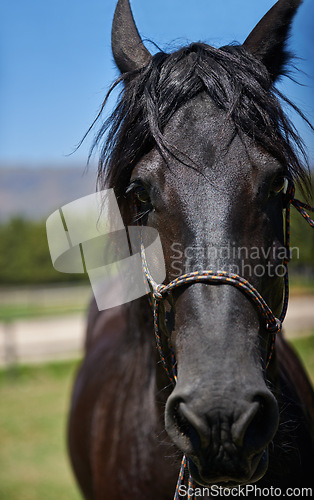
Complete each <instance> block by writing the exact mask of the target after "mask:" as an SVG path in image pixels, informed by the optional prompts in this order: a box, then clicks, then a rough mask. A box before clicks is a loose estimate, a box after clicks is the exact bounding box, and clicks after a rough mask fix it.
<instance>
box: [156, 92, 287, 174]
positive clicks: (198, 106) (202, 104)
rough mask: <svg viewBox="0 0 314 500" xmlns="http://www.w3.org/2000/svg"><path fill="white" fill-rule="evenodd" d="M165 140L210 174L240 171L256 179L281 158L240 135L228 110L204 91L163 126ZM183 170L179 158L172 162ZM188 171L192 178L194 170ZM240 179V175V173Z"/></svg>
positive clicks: (275, 167)
mask: <svg viewBox="0 0 314 500" xmlns="http://www.w3.org/2000/svg"><path fill="white" fill-rule="evenodd" d="M164 136H165V138H166V140H167V141H168V142H169V143H170V144H171V145H173V146H174V147H175V148H177V150H179V151H180V152H182V153H184V154H185V155H186V160H187V164H188V163H189V159H191V160H192V163H193V166H194V167H196V168H197V170H199V171H200V172H202V173H206V175H209V176H210V177H212V178H213V177H217V178H220V179H222V180H226V179H228V178H232V177H233V175H234V174H236V175H239V174H241V179H242V180H244V179H245V177H247V176H251V175H252V176H253V177H254V178H255V179H256V178H257V177H258V174H261V175H264V174H268V173H271V172H274V173H275V172H276V171H277V170H279V169H280V168H281V167H280V165H279V164H278V162H277V161H276V160H275V159H274V158H273V157H272V156H271V155H270V154H269V153H268V152H267V151H265V150H264V149H262V148H261V147H260V146H259V145H258V144H256V143H255V142H254V140H253V139H252V138H250V137H249V136H248V135H246V134H241V137H240V136H239V134H238V133H237V131H236V127H235V125H234V123H233V122H232V120H231V119H229V118H228V116H227V112H226V111H224V110H222V109H220V108H218V107H217V105H216V104H215V103H214V101H213V100H212V99H211V98H210V97H209V96H208V95H207V94H206V93H205V92H204V93H201V94H199V95H198V96H197V97H195V98H193V99H191V101H190V102H188V103H186V104H184V105H183V106H182V107H181V108H180V109H179V110H178V111H177V112H176V113H175V114H174V116H173V117H172V118H171V119H170V120H169V123H168V124H167V125H166V127H165V130H164ZM171 164H172V165H176V168H178V169H180V168H181V173H180V178H184V171H183V169H182V164H181V165H180V162H171ZM186 175H187V176H188V177H189V178H190V176H191V173H189V172H187V173H186ZM237 179H239V177H237Z"/></svg>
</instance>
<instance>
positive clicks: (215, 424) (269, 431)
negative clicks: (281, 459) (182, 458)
mask: <svg viewBox="0 0 314 500" xmlns="http://www.w3.org/2000/svg"><path fill="white" fill-rule="evenodd" d="M187 401H189V398H183V397H182V396H180V395H179V394H178V395H175V394H172V395H171V396H170V397H169V399H168V402H167V407H166V429H167V432H168V434H169V436H170V437H171V438H172V440H173V441H174V443H175V444H176V445H177V446H178V447H179V448H180V449H181V450H182V451H183V452H184V453H186V454H188V455H190V454H193V455H194V454H198V453H199V452H206V455H208V453H210V450H213V453H214V449H215V448H217V446H222V447H226V448H227V447H228V449H230V445H232V449H233V450H234V454H235V455H236V454H237V453H238V452H240V453H241V455H242V456H243V455H246V456H247V457H250V456H252V455H254V454H255V453H257V452H259V451H261V450H263V449H265V448H266V446H267V445H268V443H269V442H270V441H271V440H272V438H273V437H274V434H275V433H276V430H277V427H278V419H279V417H278V405H277V402H276V400H275V398H274V396H273V395H272V394H271V392H270V391H268V390H265V391H259V392H258V393H253V394H252V395H250V396H249V395H248V397H247V398H246V399H245V400H244V401H242V405H240V402H239V401H238V402H237V403H235V404H233V405H230V406H229V407H228V406H227V404H226V402H221V404H220V405H219V411H218V410H215V409H213V411H211V409H210V407H209V408H207V411H206V410H205V409H202V408H201V405H200V404H195V402H194V403H193V400H191V401H189V402H187ZM240 406H241V407H242V411H240V410H239V407H240ZM204 410H205V411H204ZM224 440H225V442H224Z"/></svg>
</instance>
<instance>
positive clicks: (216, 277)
mask: <svg viewBox="0 0 314 500" xmlns="http://www.w3.org/2000/svg"><path fill="white" fill-rule="evenodd" d="M294 194H295V188H294V185H293V183H292V181H289V183H288V188H287V192H286V195H285V205H286V206H285V209H286V217H285V219H286V220H285V234H286V258H285V259H284V261H283V265H284V267H285V275H284V281H285V284H284V299H283V306H282V311H281V314H280V316H279V318H276V316H275V315H274V314H273V312H272V310H271V309H270V307H269V306H268V305H267V303H266V302H265V300H264V299H263V297H262V296H261V295H260V293H259V292H258V291H257V290H256V288H254V286H253V285H251V283H249V282H248V281H247V280H246V279H244V278H242V277H241V276H239V275H237V274H233V273H226V272H224V271H218V272H214V271H211V270H206V271H195V272H192V273H187V274H183V275H182V276H179V277H178V278H176V279H174V280H172V281H170V283H168V284H167V285H164V284H158V283H156V281H155V280H154V278H153V277H152V275H151V274H150V271H149V268H148V265H147V260H146V254H145V247H144V244H143V241H141V257H142V267H143V272H144V274H145V277H146V279H147V282H148V284H149V287H150V290H151V295H152V298H153V300H152V308H153V315H154V332H155V337H156V343H157V348H158V351H159V355H160V359H161V361H162V364H163V366H164V369H165V371H166V373H167V375H168V377H169V379H170V381H171V383H172V384H173V386H175V384H176V381H177V367H176V360H175V355H174V351H173V348H172V346H171V344H170V343H169V347H170V352H171V368H172V369H171V371H170V370H169V368H168V366H167V362H166V359H165V356H164V353H163V345H162V341H161V336H160V333H159V303H160V302H161V300H163V299H164V298H165V297H166V296H167V295H168V294H169V293H170V292H171V291H172V290H174V289H175V288H178V287H180V286H184V285H186V284H190V283H206V284H215V283H219V284H226V285H231V286H234V287H236V288H238V289H239V290H241V291H242V292H243V293H244V294H245V295H246V296H247V298H248V299H249V300H251V301H252V302H253V303H254V305H255V306H256V307H257V309H258V310H259V312H260V315H261V317H262V319H263V320H264V323H265V328H266V330H267V331H268V332H269V333H270V334H271V335H272V339H271V345H270V350H269V355H268V360H267V363H266V367H265V369H266V370H267V368H268V366H269V363H270V360H271V357H272V354H273V351H274V345H275V339H276V334H277V333H278V332H280V330H281V328H282V323H283V320H284V319H285V316H286V312H287V308H288V301H289V276H288V263H289V260H290V208H291V205H293V206H294V207H295V208H296V209H297V210H298V211H299V213H300V214H301V215H302V217H304V219H305V220H306V221H307V222H308V224H309V225H310V226H311V227H312V228H314V221H313V220H312V219H311V218H310V217H309V215H308V214H307V212H306V210H308V211H311V212H314V207H312V206H310V205H308V204H306V203H303V202H301V201H299V200H296V199H295V198H294ZM187 470H188V460H187V457H186V456H185V455H184V456H183V458H182V462H181V467H180V473H179V477H178V482H177V486H176V491H175V494H174V500H180V487H181V485H182V483H183V482H184V479H185V473H186V471H187ZM188 478H189V479H188V497H187V498H188V500H193V498H194V493H193V490H194V481H193V479H192V477H191V475H190V473H189V476H188Z"/></svg>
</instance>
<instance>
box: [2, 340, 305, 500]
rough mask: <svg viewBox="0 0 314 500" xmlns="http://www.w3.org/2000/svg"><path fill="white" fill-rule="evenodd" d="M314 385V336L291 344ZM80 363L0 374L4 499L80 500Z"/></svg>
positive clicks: (23, 368)
mask: <svg viewBox="0 0 314 500" xmlns="http://www.w3.org/2000/svg"><path fill="white" fill-rule="evenodd" d="M293 344H294V346H295V348H296V350H297V351H298V352H299V353H300V355H301V357H302V358H303V360H304V362H305V364H306V366H307V369H308V372H309V374H310V376H311V378H312V380H313V382H314V331H313V332H312V334H311V335H310V336H308V337H306V338H299V339H297V340H295V341H294V342H293ZM77 366H78V362H74V361H72V362H63V363H51V364H46V365H38V366H27V367H21V366H20V367H18V368H16V371H15V372H10V373H7V372H4V371H0V401H1V405H0V443H1V446H0V499H1V500H79V499H80V498H81V496H80V494H79V492H78V490H77V487H76V485H75V482H74V479H73V477H72V473H71V470H70V466H69V463H68V458H67V453H66V444H65V442H66V441H65V429H66V416H67V411H68V405H69V395H70V389H71V385H72V381H73V377H74V373H75V370H76V368H77Z"/></svg>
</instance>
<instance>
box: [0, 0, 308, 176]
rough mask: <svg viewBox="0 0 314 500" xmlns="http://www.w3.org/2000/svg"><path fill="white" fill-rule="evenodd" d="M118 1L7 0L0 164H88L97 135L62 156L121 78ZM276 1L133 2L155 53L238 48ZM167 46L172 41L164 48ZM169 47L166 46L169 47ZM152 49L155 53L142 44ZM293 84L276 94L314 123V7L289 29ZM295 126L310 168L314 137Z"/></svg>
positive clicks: (0, 47) (1, 36) (1, 39)
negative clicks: (113, 34) (201, 46)
mask: <svg viewBox="0 0 314 500" xmlns="http://www.w3.org/2000/svg"><path fill="white" fill-rule="evenodd" d="M115 4H116V1H115V0H88V1H87V0H75V1H74V0H53V1H52V0H50V1H49V0H46V1H42V0H28V1H27V2H26V1H25V0H14V1H8V0H5V1H3V2H2V4H1V7H0V19H1V21H0V71H1V80H0V109H1V114H0V165H4V164H6V165H17V164H18V165H28V166H38V167H40V166H44V165H56V166H58V165H59V166H61V165H70V164H84V163H85V162H86V159H87V155H88V150H89V147H90V145H91V142H92V138H93V135H90V136H89V137H88V139H87V140H86V142H85V143H84V144H83V146H82V147H81V148H80V149H79V150H78V151H77V152H76V153H75V154H73V155H71V156H67V155H68V154H69V153H71V151H73V149H74V148H75V145H76V144H77V143H78V142H79V141H80V139H81V137H82V136H83V135H84V133H85V131H86V130H87V128H88V127H89V125H90V123H91V122H92V121H93V119H94V117H95V115H96V114H97V111H98V109H99V107H100V104H101V102H102V100H103V97H104V95H105V93H106V91H107V89H108V87H109V86H110V83H111V82H112V81H113V80H114V78H115V77H116V76H117V70H116V68H115V66H114V63H113V59H112V55H111V48H110V30H111V22H112V17H113V12H114V8H115ZM273 4H274V0H259V1H256V0H254V1H252V0H221V1H219V2H218V1H217V0H193V2H192V1H187V0H159V1H158V2H156V1H153V0H131V5H132V10H133V13H134V17H135V19H136V23H137V26H138V28H139V31H140V33H141V35H142V37H143V38H149V39H151V40H153V41H154V42H156V43H157V44H158V45H159V46H160V47H161V48H163V49H165V50H167V49H169V47H170V48H176V47H178V46H180V45H182V44H184V43H186V42H188V41H198V40H202V41H207V42H208V43H210V44H211V45H215V46H220V45H223V44H226V43H228V42H231V41H239V42H243V41H244V39H245V38H246V36H247V35H248V34H249V32H250V31H251V29H252V28H253V27H254V26H255V24H256V23H257V22H258V21H259V19H260V18H261V17H262V16H263V15H264V14H265V12H266V11H267V10H268V9H269V8H270V7H271V6H272V5H273ZM170 42H172V44H171V43H170ZM169 44H170V45H169ZM148 47H149V48H152V47H151V46H149V45H148ZM291 47H292V48H293V50H294V52H295V53H296V55H297V56H298V57H302V58H303V59H304V60H301V61H298V66H299V68H301V69H302V70H303V71H305V72H306V73H307V75H308V77H306V76H304V75H302V74H300V75H299V76H298V80H299V81H301V82H302V83H303V84H305V85H306V86H305V87H299V86H297V85H296V84H294V83H291V82H289V81H285V82H284V83H282V84H281V86H280V88H281V90H283V91H284V92H285V93H286V94H287V95H288V96H289V97H290V98H292V100H293V101H294V102H295V103H296V104H297V105H298V106H300V107H301V108H302V110H303V111H305V113H306V114H307V116H309V117H310V118H311V119H312V121H313V122H314V51H313V47H314V2H313V0H304V3H303V5H302V7H301V8H300V10H299V12H298V14H297V16H296V18H295V21H294V25H293V30H292V38H291ZM293 120H294V122H295V124H296V126H297V128H298V129H299V131H300V132H301V135H302V136H303V137H304V140H305V142H306V144H307V146H308V148H309V153H310V157H311V159H312V163H314V134H313V133H311V132H310V131H309V130H307V129H306V128H305V126H304V125H303V123H302V122H301V120H300V119H298V118H296V117H294V116H293Z"/></svg>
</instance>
